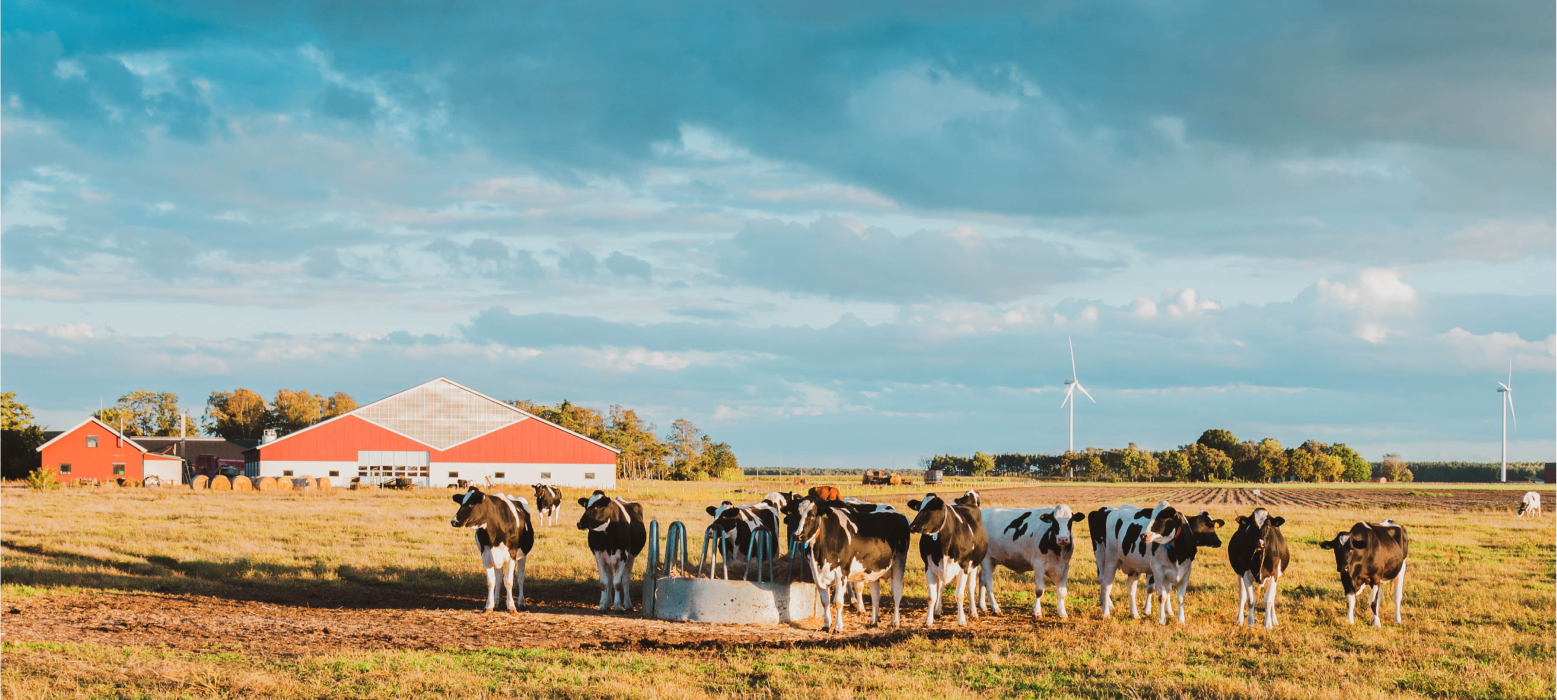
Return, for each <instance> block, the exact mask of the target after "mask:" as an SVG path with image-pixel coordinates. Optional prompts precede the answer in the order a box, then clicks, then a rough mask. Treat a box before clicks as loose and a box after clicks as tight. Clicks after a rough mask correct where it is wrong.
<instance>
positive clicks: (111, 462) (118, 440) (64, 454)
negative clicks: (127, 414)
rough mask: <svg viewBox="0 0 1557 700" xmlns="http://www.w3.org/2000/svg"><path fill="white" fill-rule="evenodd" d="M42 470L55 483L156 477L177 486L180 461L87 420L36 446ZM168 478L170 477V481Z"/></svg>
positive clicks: (99, 423) (104, 425) (94, 421)
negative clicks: (46, 471) (53, 478)
mask: <svg viewBox="0 0 1557 700" xmlns="http://www.w3.org/2000/svg"><path fill="white" fill-rule="evenodd" d="M38 452H39V453H40V455H41V456H42V461H43V466H44V467H45V468H47V469H49V470H51V471H53V472H54V473H55V474H57V476H56V477H55V480H56V481H60V482H72V481H77V480H80V479H97V480H98V481H109V480H111V479H137V480H140V479H144V478H146V476H148V475H151V476H159V477H161V478H162V479H163V480H164V481H172V482H173V483H177V475H178V474H179V472H181V471H182V469H181V467H182V465H183V463H184V460H182V459H179V458H178V457H175V456H172V455H160V454H151V453H149V452H147V451H146V449H145V448H144V447H141V446H140V444H138V443H136V442H135V441H134V440H132V439H130V438H127V437H125V436H123V435H120V434H119V431H117V430H114V429H113V428H110V427H108V424H106V423H104V422H102V421H100V420H98V419H96V418H88V419H87V420H86V421H84V422H82V423H81V424H80V425H77V426H76V427H74V428H71V429H70V430H66V431H64V432H62V433H60V434H58V435H55V436H54V437H53V439H51V440H49V441H48V442H45V443H43V444H42V445H39V446H38ZM169 477H172V478H171V479H170V478H169Z"/></svg>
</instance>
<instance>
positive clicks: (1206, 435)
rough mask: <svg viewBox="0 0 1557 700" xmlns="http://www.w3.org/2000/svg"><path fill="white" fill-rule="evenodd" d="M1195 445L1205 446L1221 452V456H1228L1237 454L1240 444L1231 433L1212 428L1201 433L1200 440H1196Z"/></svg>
mask: <svg viewBox="0 0 1557 700" xmlns="http://www.w3.org/2000/svg"><path fill="white" fill-rule="evenodd" d="M1195 443H1196V444H1200V445H1205V446H1206V447H1209V448H1211V449H1214V450H1221V451H1222V454H1225V455H1228V456H1232V455H1235V454H1238V447H1239V446H1240V445H1241V444H1242V443H1240V442H1239V441H1238V438H1237V437H1234V436H1233V431H1231V430H1221V429H1219V428H1212V429H1211V430H1207V431H1206V432H1203V433H1201V434H1200V439H1199V440H1196V441H1195Z"/></svg>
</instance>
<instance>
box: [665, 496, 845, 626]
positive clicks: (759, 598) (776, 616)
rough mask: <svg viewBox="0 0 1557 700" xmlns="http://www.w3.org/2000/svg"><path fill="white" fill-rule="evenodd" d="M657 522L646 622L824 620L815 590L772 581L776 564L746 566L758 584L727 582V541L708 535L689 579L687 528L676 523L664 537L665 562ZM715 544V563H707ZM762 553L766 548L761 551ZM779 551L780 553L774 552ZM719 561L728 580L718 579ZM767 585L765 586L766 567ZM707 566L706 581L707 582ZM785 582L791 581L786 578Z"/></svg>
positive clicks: (760, 562)
mask: <svg viewBox="0 0 1557 700" xmlns="http://www.w3.org/2000/svg"><path fill="white" fill-rule="evenodd" d="M659 529H660V528H659V521H657V520H656V521H651V522H650V523H649V543H648V544H649V559H648V563H647V567H646V570H645V572H644V577H643V616H644V617H648V618H653V619H656V620H667V621H672V622H716V623H722V624H736V625H779V624H788V623H793V622H800V621H802V620H809V619H812V618H820V617H821V615H822V608H821V603H820V601H819V600H818V598H817V592H816V585H815V584H812V583H795V582H793V581H788V580H786V581H783V582H779V581H776V580H774V578H775V577H774V575H773V574H774V566H773V560H772V559H771V558H769V557H753V559H756V560H757V561H755V562H753V561H750V560H748V561H747V562H746V565H745V567H744V568H745V569H746V571H745V578H747V579H750V578H751V577H752V574H753V573H754V572H755V574H756V578H757V580H756V581H750V580H735V581H732V580H729V563H728V561H727V560H726V559H725V557H724V555H725V554H726V553H725V552H724V551H723V542H724V538H723V537H710V536H709V535H708V534H707V533H705V534H704V540H703V559H702V560H701V561H700V562H699V564H698V568H697V571H696V572H695V573H694V574H692V575H688V570H687V535H686V527H685V526H684V525H682V524H681V523H680V522H673V523H671V524H670V528H669V529H668V531H667V532H666V540H667V541H666V543H665V555H666V556H665V558H664V559H663V561H662V560H661V558H660V536H659ZM711 544H713V550H714V559H710V558H709V556H708V555H709V548H710V545H711ZM756 549H757V550H758V551H766V549H767V548H765V547H762V546H760V545H759V546H758V547H756ZM774 551H776V549H775V550H774ZM716 560H721V561H720V564H722V565H723V566H722V569H723V571H724V573H725V578H723V579H719V578H714V576H715V575H716V573H717V571H716V569H718V568H719V567H717V566H716V564H715V561H716ZM764 562H766V564H767V567H766V573H767V579H768V580H766V581H763V580H762V578H763V570H764V567H763V563H764ZM705 563H706V564H707V567H708V578H703V576H702V574H703V566H704V564H705ZM785 578H786V579H788V578H789V576H788V574H787V573H786V576H785Z"/></svg>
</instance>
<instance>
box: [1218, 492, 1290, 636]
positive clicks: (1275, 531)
mask: <svg viewBox="0 0 1557 700" xmlns="http://www.w3.org/2000/svg"><path fill="white" fill-rule="evenodd" d="M1237 521H1238V529H1237V530H1236V531H1235V532H1233V536H1232V537H1230V538H1228V540H1227V561H1228V562H1229V563H1230V564H1232V566H1233V573H1234V574H1235V575H1237V576H1238V624H1240V625H1242V624H1245V620H1247V622H1248V624H1254V601H1255V599H1256V598H1258V597H1259V590H1260V588H1262V587H1265V586H1269V588H1268V589H1267V590H1266V591H1265V629H1275V627H1276V582H1277V581H1279V580H1280V579H1281V575H1282V574H1284V573H1286V571H1287V567H1288V566H1289V565H1290V564H1291V562H1292V556H1291V554H1290V553H1289V552H1288V551H1287V538H1285V537H1283V536H1282V534H1281V526H1282V525H1283V524H1285V523H1286V522H1287V520H1286V518H1282V517H1280V516H1276V517H1272V516H1271V514H1270V512H1269V511H1267V510H1265V509H1264V508H1255V509H1254V512H1253V513H1251V514H1249V515H1240V516H1238V519H1237ZM1246 611H1247V613H1248V616H1247V617H1245V615H1244V613H1245V612H1246Z"/></svg>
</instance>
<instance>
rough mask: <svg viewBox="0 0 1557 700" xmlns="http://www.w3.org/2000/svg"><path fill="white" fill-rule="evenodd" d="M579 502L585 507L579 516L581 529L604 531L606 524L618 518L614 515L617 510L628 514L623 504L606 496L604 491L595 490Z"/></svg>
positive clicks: (579, 527)
mask: <svg viewBox="0 0 1557 700" xmlns="http://www.w3.org/2000/svg"><path fill="white" fill-rule="evenodd" d="M578 504H579V506H581V507H583V509H584V514H583V515H580V516H579V518H578V529H580V530H599V531H604V530H605V529H606V526H608V525H610V524H611V521H612V520H613V519H616V518H613V517H612V516H614V515H616V514H617V511H622V515H624V516H625V515H626V511H625V510H624V509H623V508H622V506H621V505H620V504H618V503H617V502H616V501H614V500H612V499H611V498H610V497H608V496H606V495H605V492H604V491H595V492H594V493H592V494H590V495H589V498H580V499H578Z"/></svg>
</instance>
